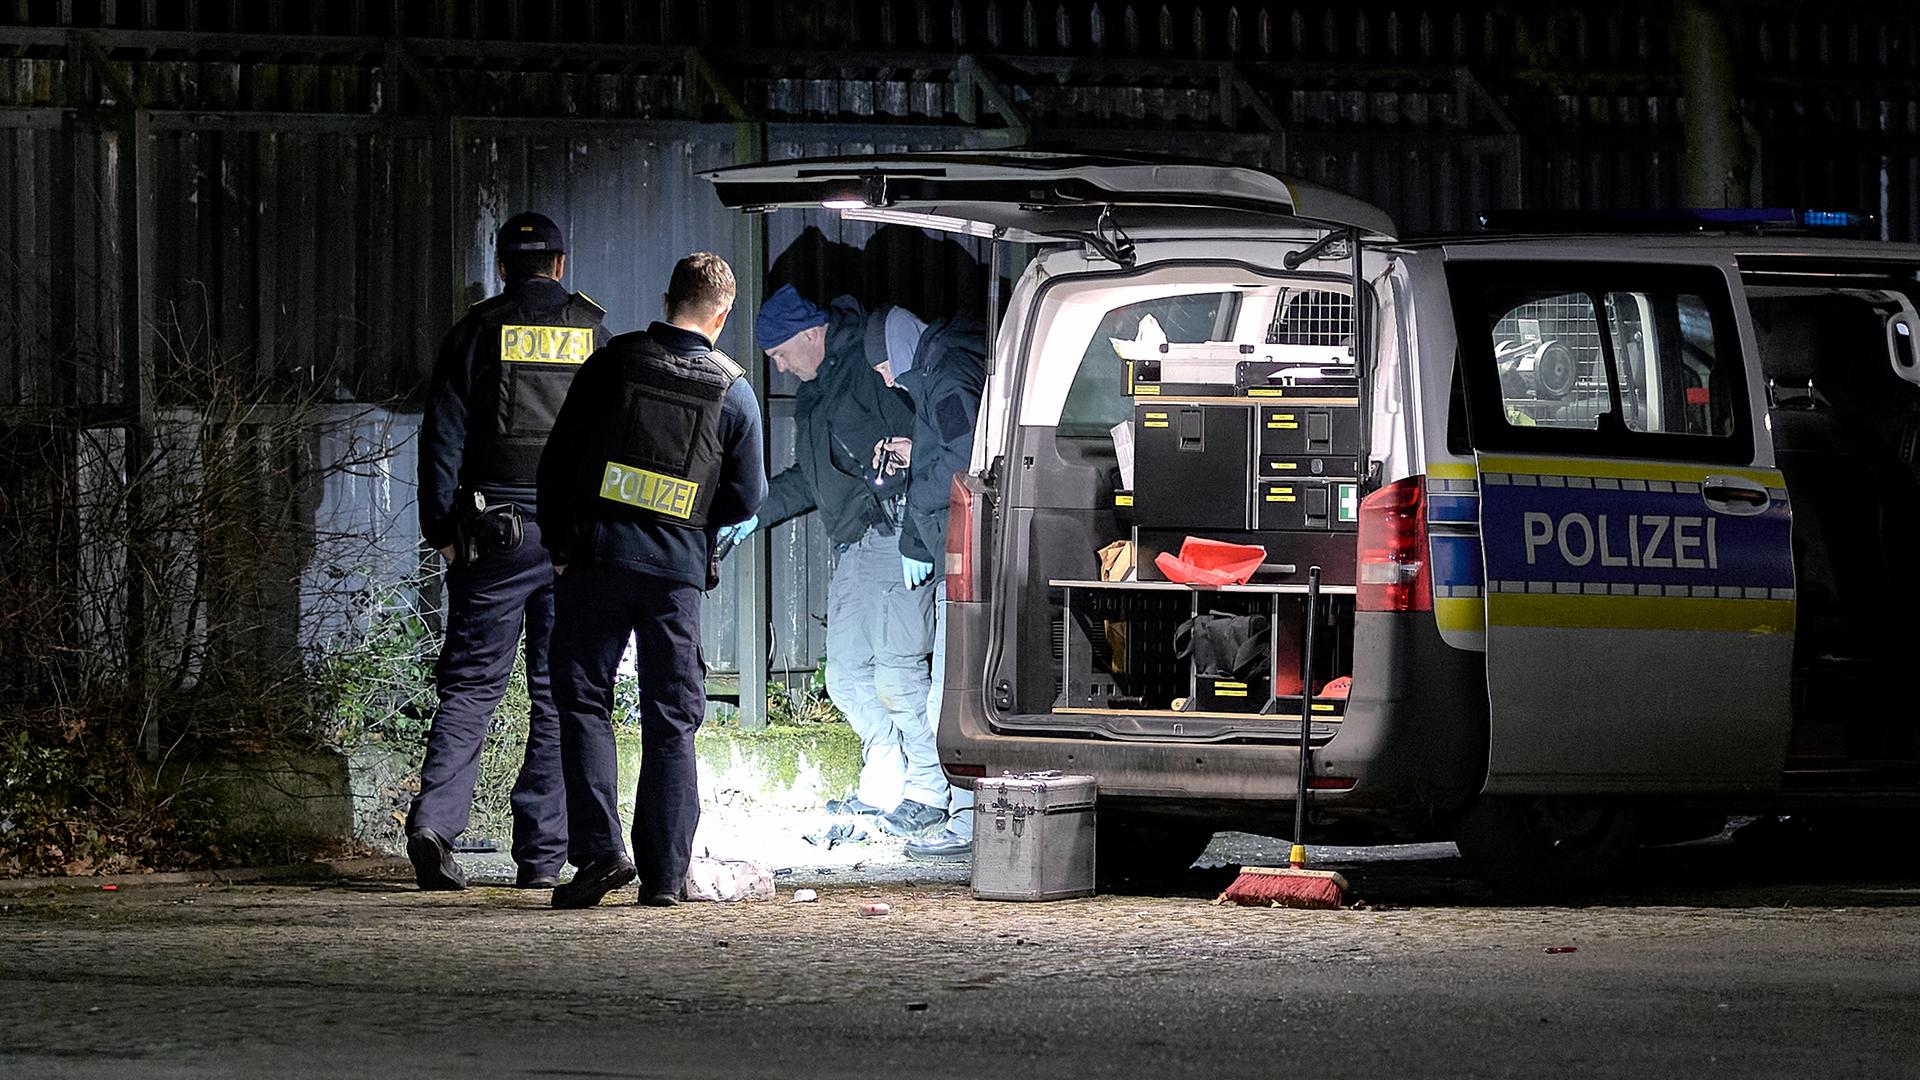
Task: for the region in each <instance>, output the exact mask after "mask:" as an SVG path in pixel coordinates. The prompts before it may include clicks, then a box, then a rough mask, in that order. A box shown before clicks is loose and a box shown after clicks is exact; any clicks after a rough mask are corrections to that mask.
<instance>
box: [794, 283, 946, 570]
mask: <svg viewBox="0 0 1920 1080" xmlns="http://www.w3.org/2000/svg"><path fill="white" fill-rule="evenodd" d="M866 324H867V313H866V311H865V310H864V309H863V308H862V307H861V306H860V302H859V301H858V300H855V299H854V298H853V297H851V296H842V297H838V298H836V299H835V300H834V301H833V302H832V303H831V304H829V305H828V308H827V349H826V358H825V359H824V360H823V361H821V364H820V371H819V372H818V374H816V375H815V376H814V378H813V381H811V382H805V383H801V384H800V391H799V393H798V394H796V395H795V397H794V405H793V424H794V435H793V438H794V456H795V460H794V463H793V465H791V466H789V467H788V468H787V469H785V470H784V471H782V472H781V473H780V474H779V475H778V476H775V477H774V478H773V480H772V482H771V483H770V484H769V485H768V489H767V499H766V501H765V502H763V503H761V504H760V523H761V525H762V526H764V527H766V528H772V527H773V526H775V525H778V524H780V523H781V522H783V521H786V520H788V519H790V518H795V517H799V516H800V515H801V514H804V513H806V512H807V511H809V510H819V511H820V514H821V516H822V517H823V518H824V519H825V521H826V526H827V536H828V538H829V539H831V540H832V541H833V542H834V543H835V544H851V543H854V542H855V541H857V540H859V539H860V537H861V536H863V535H864V534H865V533H866V531H867V529H868V528H869V527H870V526H874V525H879V526H882V527H883V528H891V525H890V523H889V519H888V517H887V513H886V510H885V508H884V506H883V505H882V500H884V499H885V498H887V497H888V496H890V495H894V494H898V490H897V489H898V487H899V485H898V484H884V485H883V484H876V483H875V482H874V480H873V478H872V468H871V466H872V463H873V447H874V444H875V443H877V442H879V441H880V440H881V439H886V438H892V437H895V436H903V435H907V434H908V433H909V432H911V431H912V430H913V405H912V403H911V402H909V401H908V399H907V396H906V395H905V394H903V393H901V392H899V391H898V390H894V389H891V388H889V387H888V386H887V384H886V380H884V379H882V378H881V377H880V375H879V373H878V372H876V371H874V370H873V369H872V368H871V367H869V366H867V363H866V346H865V335H866Z"/></svg>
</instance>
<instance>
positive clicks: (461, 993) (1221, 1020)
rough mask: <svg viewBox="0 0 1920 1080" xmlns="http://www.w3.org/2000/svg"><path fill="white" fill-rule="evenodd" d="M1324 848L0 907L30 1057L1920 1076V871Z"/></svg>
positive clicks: (1704, 857) (1, 946)
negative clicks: (1611, 870)
mask: <svg viewBox="0 0 1920 1080" xmlns="http://www.w3.org/2000/svg"><path fill="white" fill-rule="evenodd" d="M1263 843H1265V842H1262V841H1254V840H1252V839H1250V838H1233V837H1229V838H1225V839H1224V840H1223V841H1222V842H1221V843H1220V844H1218V845H1216V847H1215V849H1214V851H1213V852H1212V854H1213V855H1215V856H1218V855H1221V854H1228V855H1231V854H1235V853H1241V852H1248V851H1252V852H1256V853H1257V852H1258V851H1259V850H1260V848H1261V845H1262V844H1263ZM1321 855H1322V856H1323V857H1324V858H1325V859H1327V860H1329V861H1331V862H1332V863H1334V864H1336V865H1339V866H1341V867H1342V868H1343V869H1344V870H1346V871H1347V872H1348V873H1349V876H1350V877H1351V878H1352V880H1353V883H1354V890H1353V891H1354V894H1355V895H1358V896H1360V897H1364V898H1365V899H1367V900H1368V901H1369V902H1370V904H1371V905H1372V906H1371V907H1370V908H1369V909H1365V910H1347V911H1339V912H1291V911H1277V910H1254V909H1237V908H1216V907H1213V906H1211V905H1209V904H1207V903H1205V902H1204V899H1205V898H1206V897H1209V896H1211V895H1212V893H1213V892H1214V891H1216V890H1217V889H1218V888H1219V886H1220V885H1221V884H1222V883H1223V882H1224V881H1225V880H1227V879H1228V878H1229V877H1230V875H1231V871H1230V870H1229V869H1224V868H1212V869H1198V870H1195V871H1193V872H1191V873H1190V874H1188V875H1187V876H1186V877H1183V878H1181V879H1179V880H1176V881H1173V882H1168V883H1164V884H1163V885H1162V886H1160V887H1158V888H1156V889H1154V890H1152V892H1153V894H1152V895H1145V894H1143V895H1107V896H1100V897H1095V898H1090V899H1086V900H1077V901H1066V902H1061V903H1054V904H1033V905H1021V904H992V903H983V902H977V901H973V900H971V899H969V897H968V895H967V892H966V889H965V886H964V883H963V882H962V881H960V880H958V876H959V875H956V873H955V871H953V870H952V869H945V870H941V871H938V872H935V873H931V874H922V875H920V876H918V877H910V876H909V874H908V872H905V871H902V872H900V873H897V874H896V873H895V872H894V871H893V870H888V871H887V873H886V874H883V875H881V878H882V879H881V880H858V881H855V880H850V879H849V876H848V875H849V873H850V872H849V871H844V870H840V869H836V872H835V873H833V874H821V873H818V872H817V871H818V869H819V868H814V869H812V870H808V869H806V868H796V869H795V870H794V872H793V873H792V874H790V875H788V876H787V877H784V878H783V879H782V885H781V890H780V891H781V896H780V898H779V900H778V901H776V902H774V903H771V904H742V905H683V906H681V907H679V908H674V909H667V910H661V909H650V908H640V907H636V906H634V905H632V903H631V902H630V900H631V898H630V897H620V898H618V899H621V900H625V901H627V902H624V903H619V904H615V903H614V902H613V900H612V899H610V900H609V902H608V903H607V904H606V905H604V906H602V907H601V908H598V909H595V910H593V911H587V912H555V911H552V910H550V909H548V908H547V907H546V906H545V904H546V894H544V893H529V892H520V891H515V890H512V889H506V888H476V889H473V890H470V891H468V892H465V893H459V894H444V893H443V894H421V893H419V892H416V891H414V890H413V889H412V888H411V887H410V886H407V885H405V884H401V883H393V882H360V883H340V884H335V885H328V886H320V887H312V886H287V885H281V886H234V887H207V886H200V887H191V886H187V887H182V886H173V887H168V886H154V887H128V888H122V889H120V890H118V891H116V892H103V891H100V890H98V889H95V890H79V891H49V892H46V893H42V894H35V895H29V896H14V897H7V898H0V1075H4V1076H7V1077H19V1078H24V1077H42V1076H47V1077H68V1076H113V1077H116V1078H127V1077H189V1076H191V1077H228V1076H231V1077H252V1076H261V1075H281V1076H346V1075H354V1076H389V1075H393V1076H398V1075H407V1076H423V1077H441V1076H446V1077H452V1076H513V1077H522V1076H525V1077H535V1076H643V1077H650V1076H660V1077H669V1076H671V1077H708V1076H711V1077H721V1076H727V1077H734V1076H750V1077H763V1076H764V1077H782V1078H794V1077H815V1076H861V1077H882V1078H893V1077H947V1076H952V1077H961V1076H965V1077H970V1078H971V1077H979V1076H981V1075H992V1074H994V1073H1003V1072H1004V1073H1010V1074H1015V1075H1022V1076H1114V1077H1120V1076H1125V1077H1129V1078H1133V1077H1141V1076H1147V1077H1154V1076H1165V1077H1209V1078H1212V1077H1220V1076H1247V1075H1268V1074H1272V1075H1278V1074H1281V1073H1287V1074H1298V1075H1305V1076H1314V1077H1346V1076H1414V1075H1419V1076H1468V1075H1473V1076H1526V1077H1538V1076H1556V1075H1579V1076H1618V1077H1629V1076H1631V1077H1645V1076H1649V1075H1653V1076H1667V1075H1707V1076H1717V1075H1724V1076H1729V1077H1748V1076H1763V1075H1770V1076H1806V1075H1810V1074H1814V1073H1816V1072H1817V1073H1833V1072H1839V1073H1842V1074H1845V1075H1849V1076H1851V1077H1879V1076H1894V1077H1920V1034H1917V1033H1916V1031H1915V1024H1914V1021H1915V1018H1916V1017H1920V968H1917V967H1916V964H1917V962H1920V872H1914V871H1911V870H1908V871H1904V872H1900V873H1892V872H1889V873H1876V874H1866V873H1860V872H1859V871H1858V867H1857V864H1856V865H1855V866H1853V867H1849V868H1848V870H1847V871H1846V872H1841V871H1837V870H1825V871H1820V870H1812V871H1800V870H1794V869H1792V868H1787V867H1783V866H1779V865H1775V864H1772V863H1769V862H1766V861H1763V860H1760V859H1757V858H1755V857H1754V856H1753V855H1751V854H1750V853H1745V852H1743V851H1741V850H1740V849H1738V848H1736V847H1735V846H1733V845H1730V844H1725V843H1722V844H1718V845H1708V846H1705V847H1696V848H1688V849H1678V850H1673V851H1669V852H1665V853H1660V854H1658V855H1654V856H1650V857H1649V859H1648V860H1647V865H1646V867H1645V869H1644V871H1643V872H1642V874H1641V875H1639V876H1638V878H1637V879H1636V880H1637V883H1638V885H1639V887H1638V888H1637V889H1636V890H1635V891H1634V892H1632V893H1631V894H1628V895H1625V896H1623V897H1620V898H1615V899H1610V900H1607V901H1604V902H1600V903H1596V904H1593V905H1591V906H1586V907H1577V908H1521V907H1502V906H1497V905H1495V904H1493V903H1492V902H1491V901H1490V900H1489V898H1488V897H1487V895H1486V894H1485V892H1484V891H1483V890H1482V889H1481V888H1480V887H1479V886H1478V885H1477V884H1476V883H1474V882H1473V881H1472V880H1471V879H1470V878H1469V877H1467V876H1466V874H1465V871H1464V869H1463V868H1462V867H1461V865H1460V864H1459V861H1458V860H1457V859H1456V858H1454V857H1452V853H1451V850H1450V849H1449V848H1448V847H1446V846H1444V845H1441V846H1427V847H1420V848H1399V849H1370V850H1364V851H1362V850H1354V851H1349V850H1346V849H1336V850H1330V851H1326V852H1323V853H1321ZM1203 863H1204V860H1203ZM798 884H805V885H808V886H810V887H813V888H816V889H818V890H819V892H820V894H821V895H820V900H819V902H817V903H813V904H791V903H789V902H788V899H789V896H790V893H791V888H792V886H794V885H798ZM872 901H883V902H886V903H888V904H890V905H892V907H893V912H894V913H893V914H891V915H889V916H885V917H879V918H870V917H864V916H862V915H861V914H860V913H859V906H860V905H861V904H862V903H866V902H872ZM1567 947H1571V948H1572V949H1573V950H1574V951H1571V952H1548V951H1547V950H1548V949H1565V948H1567Z"/></svg>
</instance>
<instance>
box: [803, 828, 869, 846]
mask: <svg viewBox="0 0 1920 1080" xmlns="http://www.w3.org/2000/svg"><path fill="white" fill-rule="evenodd" d="M801 839H802V840H805V841H806V842H807V843H809V844H812V845H813V846H814V847H823V848H826V849H827V850H828V851H832V850H833V849H834V848H836V847H839V846H840V845H841V844H864V843H866V842H867V831H866V830H865V829H862V828H861V827H860V826H858V825H855V824H853V823H851V822H841V823H840V824H838V825H834V826H832V827H830V828H828V829H826V830H825V831H823V832H815V833H807V834H806V835H805V836H802V837H801Z"/></svg>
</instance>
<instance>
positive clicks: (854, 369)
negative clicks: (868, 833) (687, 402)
mask: <svg viewBox="0 0 1920 1080" xmlns="http://www.w3.org/2000/svg"><path fill="white" fill-rule="evenodd" d="M755 333H756V336H757V337H758V338H759V340H760V345H761V347H762V348H764V349H766V351H767V356H768V357H769V358H771V359H772V360H773V363H774V365H775V366H776V367H777V368H779V370H781V371H782V372H785V373H787V374H789V375H792V376H793V377H794V378H796V379H798V380H800V390H799V393H798V394H797V395H796V396H795V399H794V427H795V432H794V442H795V451H794V452H795V459H796V460H795V462H794V464H793V466H792V467H791V468H788V469H786V470H785V471H783V472H781V473H780V474H779V475H778V476H775V477H774V478H773V483H772V488H771V490H770V491H769V492H768V494H767V501H766V505H765V506H763V507H761V509H760V514H759V516H758V517H755V518H750V519H748V520H747V521H745V522H742V523H741V524H740V525H739V526H737V527H736V528H734V529H733V530H731V533H730V535H731V536H732V537H733V538H734V539H735V540H738V539H740V538H742V537H744V536H746V535H747V534H749V533H751V532H752V531H753V530H754V529H755V528H758V527H759V526H761V525H763V524H764V525H766V526H768V527H772V526H774V525H778V524H780V523H781V522H783V521H786V520H788V519H789V518H793V517H798V516H799V515H801V514H805V513H809V512H811V511H814V510H818V511H820V514H821V517H822V518H823V519H824V521H823V522H822V523H823V524H824V525H825V526H826V530H827V538H828V539H829V540H830V541H832V543H833V546H834V554H835V558H834V564H833V570H832V573H831V574H830V575H829V577H828V579H827V693H828V694H830V695H831V696H832V698H833V702H834V704H835V705H837V706H839V708H840V710H841V711H842V712H844V713H845V714H846V716H847V722H848V723H849V724H850V725H852V727H853V730H854V733H855V734H857V735H859V737H860V760H861V766H860V786H859V789H858V792H857V794H856V795H855V796H854V797H853V798H851V799H846V800H838V801H836V802H833V803H829V804H828V807H827V809H828V810H829V811H830V812H833V811H837V812H845V813H853V814H867V815H879V816H886V817H888V818H889V825H888V828H889V830H890V831H894V832H899V833H902V834H907V835H917V834H919V833H922V832H925V831H927V830H930V829H932V828H934V827H936V826H938V825H940V824H941V823H942V822H944V821H945V820H946V817H947V811H946V804H947V784H946V780H945V778H944V777H943V776H942V774H941V772H940V763H939V751H938V748H937V747H936V746H935V745H934V740H933V733H932V731H931V730H930V729H929V728H928V726H927V722H926V707H927V691H928V689H929V688H930V686H931V682H932V680H931V678H930V677H929V674H928V671H927V655H928V653H929V652H930V651H931V649H932V647H933V599H934V597H933V592H932V590H930V589H919V590H916V589H911V588H909V587H907V585H906V584H905V583H904V582H903V581H902V580H901V576H900V526H901V523H902V520H903V517H904V498H903V496H904V489H905V487H906V484H905V478H904V477H900V476H888V475H887V474H885V473H884V471H881V472H876V471H875V470H874V469H873V468H872V466H871V462H870V460H869V459H870V458H871V457H872V456H873V448H874V445H875V444H876V443H877V442H880V441H882V440H884V439H888V438H893V437H904V436H908V435H910V433H911V432H912V430H913V405H912V403H911V402H910V401H908V399H907V397H906V395H905V394H903V393H901V392H899V391H897V390H895V389H892V388H891V387H889V386H887V384H886V383H885V382H884V381H883V379H882V378H881V376H880V375H879V374H878V373H877V372H875V370H874V368H873V365H872V363H871V362H870V361H869V358H868V355H867V349H868V346H867V339H868V336H869V334H870V333H884V323H883V322H882V321H876V320H874V319H872V318H870V317H869V315H868V313H867V311H866V310H865V308H863V307H862V306H861V304H860V302H859V301H858V300H855V299H854V298H853V297H851V296H841V297H838V298H836V299H834V300H833V301H832V302H831V304H830V305H829V306H828V309H826V310H823V309H821V308H820V307H819V306H818V305H816V304H814V303H813V302H812V301H810V300H808V299H806V298H805V297H803V296H801V295H800V294H799V293H798V292H797V291H795V289H794V288H793V286H791V285H786V286H782V287H781V288H780V289H779V290H778V291H777V292H775V293H774V294H773V295H772V296H769V297H768V298H767V301H766V303H765V304H763V305H762V306H761V309H760V313H759V315H758V317H757V321H756V324H755Z"/></svg>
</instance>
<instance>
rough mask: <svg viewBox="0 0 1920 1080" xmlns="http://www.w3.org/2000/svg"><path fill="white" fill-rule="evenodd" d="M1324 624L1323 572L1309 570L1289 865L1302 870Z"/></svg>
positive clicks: (1317, 568) (1302, 649) (1305, 853)
mask: <svg viewBox="0 0 1920 1080" xmlns="http://www.w3.org/2000/svg"><path fill="white" fill-rule="evenodd" d="M1319 621H1320V568H1319V567H1318V566H1313V567H1308V569H1307V630H1306V633H1304V634H1302V635H1301V636H1300V787H1299V789H1298V790H1297V791H1296V792H1295V793H1294V804H1293V848H1294V850H1293V852H1292V853H1291V855H1290V857H1289V858H1288V860H1287V861H1288V862H1290V863H1292V864H1293V865H1295V866H1299V865H1301V864H1302V863H1304V862H1305V861H1306V857H1307V772H1308V769H1309V765H1308V760H1309V758H1310V756H1311V754H1312V751H1311V750H1310V749H1309V748H1308V743H1309V742H1310V741H1311V738H1312V735H1313V629H1314V624H1315V623H1318V622H1319Z"/></svg>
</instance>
